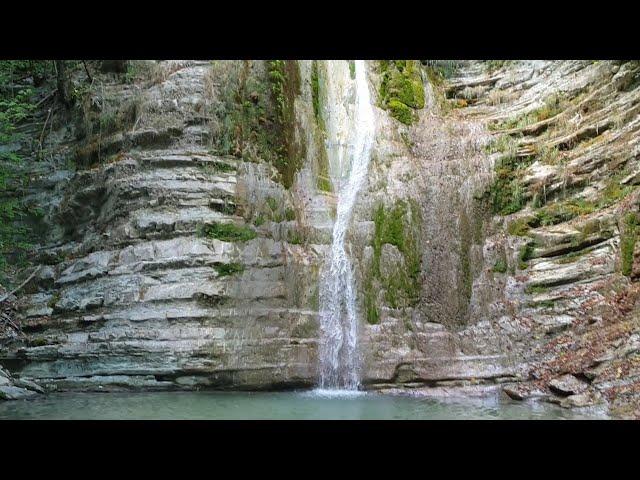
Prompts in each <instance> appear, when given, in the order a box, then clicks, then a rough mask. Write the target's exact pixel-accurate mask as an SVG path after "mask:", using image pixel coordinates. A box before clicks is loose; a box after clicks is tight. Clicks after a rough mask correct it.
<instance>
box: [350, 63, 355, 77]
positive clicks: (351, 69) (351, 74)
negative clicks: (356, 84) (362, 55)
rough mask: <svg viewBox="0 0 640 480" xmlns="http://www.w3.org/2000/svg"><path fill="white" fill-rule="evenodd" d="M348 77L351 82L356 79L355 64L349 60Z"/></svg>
mask: <svg viewBox="0 0 640 480" xmlns="http://www.w3.org/2000/svg"><path fill="white" fill-rule="evenodd" d="M349 76H350V77H351V80H355V78H356V62H355V60H349Z"/></svg>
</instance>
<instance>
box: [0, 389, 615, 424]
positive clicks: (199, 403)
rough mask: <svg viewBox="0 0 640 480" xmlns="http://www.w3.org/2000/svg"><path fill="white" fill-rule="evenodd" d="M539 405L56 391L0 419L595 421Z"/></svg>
mask: <svg viewBox="0 0 640 480" xmlns="http://www.w3.org/2000/svg"><path fill="white" fill-rule="evenodd" d="M596 418H606V417H605V416H604V414H603V413H602V412H597V411H586V412H576V411H571V410H565V409H562V408H560V407H557V406H555V405H551V404H545V403H527V402H515V401H511V400H505V401H502V400H500V399H498V398H489V399H465V400H448V401H441V400H435V399H431V398H416V397H408V396H391V395H379V394H375V393H363V392H349V394H348V395H345V394H344V393H341V394H337V393H336V392H335V391H311V392H285V393H282V392H280V393H245V392H243V393H221V392H157V393H79V394H71V393H62V394H51V395H47V396H42V397H40V398H37V399H35V400H17V401H10V402H3V403H0V419H99V420H100V419H113V420H118V419H142V420H145V419H185V420H190V419H251V420H253V419H282V420H288V419H310V420H323V419H331V420H333V419H336V420H343V419H344V420H346V419H364V420H387V419H388V420H409V419H414V420H448V419H454V420H464V419H596Z"/></svg>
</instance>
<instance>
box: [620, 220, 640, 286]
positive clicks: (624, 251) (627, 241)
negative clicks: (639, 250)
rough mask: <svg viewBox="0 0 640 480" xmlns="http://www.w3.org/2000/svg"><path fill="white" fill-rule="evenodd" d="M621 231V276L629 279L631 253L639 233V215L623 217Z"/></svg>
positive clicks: (631, 260) (631, 264)
mask: <svg viewBox="0 0 640 480" xmlns="http://www.w3.org/2000/svg"><path fill="white" fill-rule="evenodd" d="M623 226H624V228H623V231H622V232H621V235H620V259H621V264H622V274H623V275H625V276H627V277H629V276H631V273H632V271H633V251H634V250H635V246H636V242H637V241H638V234H639V233H640V228H639V227H640V214H638V213H637V212H629V213H627V214H626V215H625V216H624V217H623Z"/></svg>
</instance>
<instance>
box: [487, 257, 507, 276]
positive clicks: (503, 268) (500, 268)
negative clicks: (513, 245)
mask: <svg viewBox="0 0 640 480" xmlns="http://www.w3.org/2000/svg"><path fill="white" fill-rule="evenodd" d="M491 270H492V271H493V272H496V273H506V272H507V261H506V260H505V259H504V258H499V259H498V260H496V263H495V264H494V265H493V268H492V269H491Z"/></svg>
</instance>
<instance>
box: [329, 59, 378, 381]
mask: <svg viewBox="0 0 640 480" xmlns="http://www.w3.org/2000/svg"><path fill="white" fill-rule="evenodd" d="M327 66H328V69H327V70H328V77H329V81H328V85H327V98H328V102H327V103H328V107H329V108H328V114H327V117H328V118H327V126H328V128H327V131H328V134H329V142H328V148H331V145H334V147H335V148H336V149H337V151H329V152H328V153H329V157H330V160H333V161H330V165H331V168H330V169H331V170H332V172H331V177H332V181H333V185H334V188H335V190H336V194H337V211H336V219H335V223H334V226H333V234H332V242H331V251H330V253H329V257H328V258H327V261H326V263H325V266H324V270H323V274H322V276H321V285H320V326H321V339H320V389H323V390H341V389H342V390H351V391H353V390H357V389H358V387H359V365H360V361H359V352H358V348H357V347H358V345H357V343H358V308H357V305H356V285H355V279H354V275H353V265H352V264H351V261H350V259H349V256H348V255H347V251H346V249H345V241H346V233H347V229H348V227H349V224H350V221H351V217H352V212H353V207H354V205H355V203H356V199H357V195H358V192H359V190H360V189H361V188H362V185H363V184H364V181H365V179H366V176H367V170H368V167H369V160H370V157H371V147H372V145H373V140H374V134H375V120H374V112H373V107H372V105H371V96H370V93H369V84H368V82H367V76H366V64H365V61H364V60H356V61H355V81H353V80H351V79H350V77H349V75H348V73H347V72H348V71H346V70H345V69H344V68H342V69H341V68H337V62H328V65H327ZM345 73H346V74H345ZM338 77H339V78H338ZM353 89H355V108H354V109H352V110H351V111H349V110H350V109H349V108H348V106H347V100H348V95H349V93H351V92H353ZM341 107H342V108H341ZM345 147H346V151H345ZM336 171H337V172H336Z"/></svg>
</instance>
